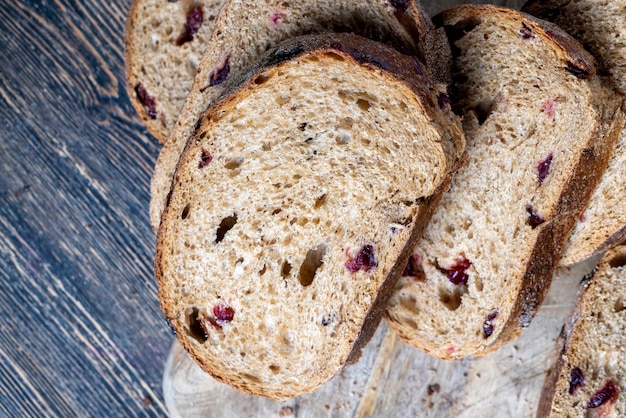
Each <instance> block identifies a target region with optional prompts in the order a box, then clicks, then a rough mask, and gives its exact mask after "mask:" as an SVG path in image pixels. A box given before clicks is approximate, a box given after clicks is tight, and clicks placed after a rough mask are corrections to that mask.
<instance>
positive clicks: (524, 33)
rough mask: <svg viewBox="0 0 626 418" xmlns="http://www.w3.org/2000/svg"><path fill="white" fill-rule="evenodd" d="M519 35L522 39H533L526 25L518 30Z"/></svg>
mask: <svg viewBox="0 0 626 418" xmlns="http://www.w3.org/2000/svg"><path fill="white" fill-rule="evenodd" d="M519 33H520V35H522V38H524V39H530V38H534V37H535V34H534V33H533V31H531V30H530V28H529V27H528V26H526V25H523V27H522V28H521V29H520V30H519Z"/></svg>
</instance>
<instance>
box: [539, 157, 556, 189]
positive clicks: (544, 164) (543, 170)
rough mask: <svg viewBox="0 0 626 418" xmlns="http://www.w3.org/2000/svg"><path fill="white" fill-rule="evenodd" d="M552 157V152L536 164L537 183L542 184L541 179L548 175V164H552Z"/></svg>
mask: <svg viewBox="0 0 626 418" xmlns="http://www.w3.org/2000/svg"><path fill="white" fill-rule="evenodd" d="M553 157H554V154H552V153H550V154H548V156H547V157H546V158H545V159H543V160H542V161H541V162H540V163H539V165H538V166H537V179H538V180H539V185H541V184H543V181H544V180H545V179H546V177H548V174H550V166H551V165H552V158H553Z"/></svg>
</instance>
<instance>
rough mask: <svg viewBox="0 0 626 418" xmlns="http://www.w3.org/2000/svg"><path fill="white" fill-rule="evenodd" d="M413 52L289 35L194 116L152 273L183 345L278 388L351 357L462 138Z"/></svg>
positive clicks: (290, 392)
mask: <svg viewBox="0 0 626 418" xmlns="http://www.w3.org/2000/svg"><path fill="white" fill-rule="evenodd" d="M438 102H439V101H438V92H437V90H436V89H434V88H433V86H432V84H431V83H430V82H429V81H428V79H427V78H425V77H424V76H423V73H422V66H421V64H420V63H419V61H417V60H416V59H415V58H413V57H408V56H403V55H400V54H399V53H397V52H396V51H394V50H392V49H391V48H389V47H386V46H384V45H382V44H378V43H375V42H373V41H369V40H367V39H365V38H360V37H357V36H355V35H339V34H337V35H317V36H316V35H310V36H306V37H301V38H294V39H292V40H290V41H288V42H287V43H285V44H283V45H282V46H281V47H279V48H278V49H276V50H273V51H272V52H271V53H269V54H268V55H266V56H265V58H262V59H261V61H260V63H258V67H257V69H256V70H255V71H253V74H252V75H251V76H250V77H248V78H247V81H246V82H245V83H244V84H243V85H242V86H241V87H240V88H238V89H236V90H235V91H233V92H232V93H229V94H227V95H226V96H225V97H224V98H223V99H221V100H220V101H219V102H218V103H217V104H216V105H215V106H212V107H211V108H210V109H209V110H208V111H207V112H206V113H205V114H204V115H203V116H202V118H201V119H200V121H199V122H198V123H197V125H196V128H195V132H194V134H193V136H192V138H191V139H190V140H189V142H188V144H187V146H186V148H185V150H184V152H183V154H182V156H181V159H180V162H179V164H178V168H177V170H176V175H175V179H174V181H173V183H172V191H171V194H170V197H169V199H168V204H167V206H166V209H165V212H164V215H163V221H162V223H161V227H160V229H159V233H158V241H157V253H156V261H155V274H156V278H157V281H158V283H159V298H160V300H161V305H162V308H163V311H164V313H165V315H166V317H167V318H168V320H169V321H170V323H171V324H172V326H173V328H174V329H175V330H176V333H177V335H178V338H179V340H180V342H181V343H182V345H183V346H184V347H185V348H186V349H187V350H188V351H189V352H190V353H191V355H192V356H193V357H194V358H195V359H196V360H197V362H198V363H199V364H200V366H201V367H202V368H203V369H204V370H206V371H207V372H209V373H210V374H212V375H213V376H215V377H216V378H217V379H218V380H220V381H223V382H226V383H228V384H230V385H231V386H233V387H235V388H238V389H241V390H243V391H246V392H249V393H253V394H258V395H263V396H267V397H271V398H287V397H293V396H296V395H298V394H300V393H303V392H308V391H312V390H314V389H315V388H317V387H318V386H320V385H321V384H322V383H324V382H326V381H327V380H328V379H330V378H331V377H332V376H333V375H335V374H336V373H337V372H338V371H340V370H341V368H342V367H343V366H344V364H346V363H347V362H349V361H351V360H354V359H356V358H358V355H359V353H360V348H361V347H362V346H363V345H364V344H365V343H366V342H367V340H368V339H369V338H370V337H371V335H372V334H373V332H374V330H375V329H376V327H377V325H378V323H379V321H380V319H381V317H382V313H383V311H384V306H385V302H386V300H387V298H388V297H389V295H390V292H391V290H392V289H393V286H394V284H395V281H396V279H397V278H398V277H399V274H400V273H401V269H402V268H403V266H404V264H406V260H407V257H408V252H407V251H409V250H410V249H411V248H412V246H413V245H414V244H415V242H416V241H417V238H418V237H419V235H420V234H421V231H422V230H423V228H424V225H425V223H426V222H427V220H428V218H429V217H430V214H431V212H432V211H433V210H434V205H435V204H436V203H437V200H438V198H439V196H440V194H441V192H442V190H443V189H444V188H445V187H446V184H447V183H448V182H449V178H450V175H451V174H450V173H451V172H452V170H454V169H455V167H456V165H457V162H458V160H459V158H460V156H461V153H462V150H463V148H464V139H463V134H462V130H461V126H460V122H458V119H457V118H456V116H455V115H454V114H453V113H452V111H451V109H450V107H449V105H446V104H444V105H443V106H442V107H443V109H441V108H440V107H439V105H438Z"/></svg>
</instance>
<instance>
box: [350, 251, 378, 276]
mask: <svg viewBox="0 0 626 418" xmlns="http://www.w3.org/2000/svg"><path fill="white" fill-rule="evenodd" d="M345 266H346V268H347V269H348V271H349V272H350V273H356V272H357V271H359V270H363V271H370V270H371V269H373V268H374V267H376V266H378V262H377V261H376V254H375V253H374V246H372V245H371V244H367V245H364V246H363V248H361V250H360V251H359V253H358V254H357V256H356V258H349V259H348V261H346V263H345Z"/></svg>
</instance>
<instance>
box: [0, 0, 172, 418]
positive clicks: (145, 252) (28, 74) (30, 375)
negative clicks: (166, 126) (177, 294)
mask: <svg viewBox="0 0 626 418" xmlns="http://www.w3.org/2000/svg"><path fill="white" fill-rule="evenodd" d="M129 5H130V1H129V0H113V1H95V0H85V1H71V0H55V1H52V0H50V1H41V0H31V1H26V0H20V1H2V2H0V167H1V168H0V193H1V194H2V197H1V203H0V417H55V416H58V417H88V416H91V417H97V416H106V417H133V416H165V415H166V411H165V406H164V403H163V400H162V399H163V397H162V393H161V380H162V374H163V366H164V363H165V360H166V358H167V352H168V349H169V346H170V344H171V341H172V336H171V334H170V331H169V330H168V328H167V325H166V323H165V321H164V320H163V318H162V314H161V312H160V309H159V305H158V302H157V298H156V285H155V283H154V280H153V278H152V277H153V275H152V258H153V252H154V236H153V234H152V232H151V230H150V226H149V222H148V197H149V190H148V189H149V181H150V175H151V172H152V166H153V164H154V161H155V159H156V156H157V153H158V143H157V141H156V140H155V139H153V138H152V137H150V136H148V135H147V134H146V131H145V130H144V128H143V127H142V126H141V124H140V123H139V120H138V118H137V117H136V115H135V112H134V111H133V109H132V107H131V105H130V102H129V100H128V97H127V95H126V93H125V87H124V83H125V77H124V71H123V69H124V56H123V52H124V51H123V35H124V25H125V21H126V14H127V10H128V7H129Z"/></svg>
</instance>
